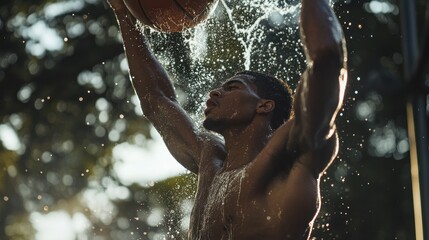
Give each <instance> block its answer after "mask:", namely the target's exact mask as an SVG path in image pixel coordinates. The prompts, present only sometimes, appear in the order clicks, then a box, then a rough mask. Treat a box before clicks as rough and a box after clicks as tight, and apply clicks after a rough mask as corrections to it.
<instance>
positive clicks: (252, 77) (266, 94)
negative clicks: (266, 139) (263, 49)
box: [204, 71, 292, 130]
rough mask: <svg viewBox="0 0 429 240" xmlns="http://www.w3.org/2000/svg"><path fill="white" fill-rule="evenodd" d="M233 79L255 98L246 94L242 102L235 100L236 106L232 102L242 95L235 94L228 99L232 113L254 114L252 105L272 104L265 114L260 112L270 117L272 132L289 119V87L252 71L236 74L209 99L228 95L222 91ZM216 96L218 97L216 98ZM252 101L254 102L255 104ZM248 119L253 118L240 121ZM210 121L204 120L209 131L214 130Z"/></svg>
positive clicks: (290, 99) (290, 93) (213, 92)
mask: <svg viewBox="0 0 429 240" xmlns="http://www.w3.org/2000/svg"><path fill="white" fill-rule="evenodd" d="M234 79H240V81H243V82H244V83H245V84H246V85H247V86H245V87H246V89H247V90H246V93H247V92H250V93H252V92H253V94H254V95H255V97H254V98H252V97H251V94H248V95H250V97H248V98H244V99H242V100H237V101H238V103H237V104H234V100H236V98H240V97H243V94H241V95H240V94H237V95H235V96H234V99H231V98H230V99H228V105H230V106H231V107H232V108H234V109H232V111H235V113H237V109H240V112H241V113H243V112H248V113H252V114H256V113H257V112H259V111H254V105H253V107H252V104H255V103H257V104H260V103H261V102H271V103H274V104H271V105H272V106H273V107H271V108H268V109H269V110H267V111H266V112H265V111H264V110H262V113H264V114H265V115H266V116H267V115H269V116H270V118H269V121H270V127H271V129H273V130H275V129H277V128H278V127H279V126H280V125H282V124H283V123H284V122H285V121H286V120H288V119H289V118H290V116H291V113H292V91H291V89H290V87H289V86H288V85H287V84H286V83H285V82H283V81H281V80H279V79H277V78H275V77H273V76H270V75H267V74H263V73H259V72H254V71H242V72H238V73H236V74H235V75H234V76H233V77H232V78H231V79H230V80H229V81H227V82H226V83H225V84H224V85H223V86H222V88H220V89H215V90H213V91H212V92H211V93H210V97H211V98H217V97H219V96H220V95H222V94H225V95H228V94H229V93H228V92H224V91H226V90H223V88H226V87H228V86H229V85H228V83H229V82H231V80H234ZM218 94H219V96H217V95H218ZM228 97H229V96H226V97H225V98H228ZM258 99H259V100H258ZM253 100H255V102H254V101H253ZM268 100H269V101H268ZM246 109H249V110H246ZM230 111H231V110H230ZM250 118H253V117H252V116H251V115H248V116H247V118H246V117H245V116H244V115H243V116H242V118H241V119H243V120H244V119H250ZM237 119H238V118H237ZM211 120H213V119H207V118H206V121H205V122H204V126H205V127H206V128H208V129H210V130H214V129H211V126H212V123H214V122H211ZM224 124H226V125H228V123H227V122H224Z"/></svg>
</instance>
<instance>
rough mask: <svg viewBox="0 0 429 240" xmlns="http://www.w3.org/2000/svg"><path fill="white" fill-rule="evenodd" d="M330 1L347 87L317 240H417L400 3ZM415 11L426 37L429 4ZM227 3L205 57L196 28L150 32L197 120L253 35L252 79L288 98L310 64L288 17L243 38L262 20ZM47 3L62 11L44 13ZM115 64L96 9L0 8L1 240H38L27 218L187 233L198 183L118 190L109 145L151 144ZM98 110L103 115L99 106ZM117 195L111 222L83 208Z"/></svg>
mask: <svg viewBox="0 0 429 240" xmlns="http://www.w3.org/2000/svg"><path fill="white" fill-rule="evenodd" d="M263 2H264V1H253V5H255V4H258V3H263ZM270 2H275V1H274V0H273V1H270ZM297 2H298V1H281V0H279V1H278V6H280V7H284V8H285V9H288V8H289V7H294V6H296V4H297ZM334 2H335V4H334V10H335V12H336V13H337V15H338V17H339V19H340V22H341V24H342V25H343V29H344V32H345V36H346V39H347V46H348V51H349V85H348V88H347V95H346V101H345V105H344V107H343V110H342V111H341V114H340V116H339V117H338V121H337V122H338V129H339V135H340V141H341V149H340V154H339V156H338V159H337V160H336V162H335V163H334V164H333V165H332V166H331V168H330V169H329V170H328V172H327V173H326V176H324V177H323V178H322V196H323V204H322V210H321V213H320V214H319V216H318V218H317V220H316V222H315V225H314V228H315V229H314V233H313V237H314V239H340V240H342V239H351V240H352V239H359V240H362V239H371V240H372V239H374V240H390V239H403V240H408V239H415V233H414V214H413V202H412V191H411V176H410V160H409V145H408V135H407V130H406V128H407V127H406V116H405V115H406V114H405V99H404V98H403V97H402V96H403V94H401V92H402V91H403V89H404V80H403V63H404V60H403V53H402V46H401V39H402V35H401V29H400V23H399V21H400V14H401V11H400V9H399V6H398V1H393V0H379V1H375V0H356V1H353V0H337V1H334ZM416 2H417V12H416V17H417V23H418V29H422V28H423V23H424V13H425V8H426V1H424V0H418V1H416ZM58 3H72V5H56V4H58ZM226 3H227V5H228V6H230V7H231V9H232V10H234V11H233V12H234V21H231V19H230V18H228V16H227V14H226V12H225V6H224V5H223V4H222V3H219V5H218V8H217V10H216V12H215V14H214V15H213V16H212V18H210V19H209V20H208V21H207V23H206V25H205V29H206V33H207V39H206V41H207V52H206V53H205V55H203V57H201V58H199V59H197V60H195V54H191V47H190V45H189V44H188V43H189V41H190V40H192V39H193V38H192V37H193V36H194V35H193V33H192V31H188V32H185V33H183V34H159V33H156V32H150V33H148V34H149V35H150V37H151V42H152V43H153V49H154V52H155V53H156V54H157V56H158V57H159V58H160V59H161V61H162V63H163V64H164V65H165V66H166V68H167V69H168V70H169V72H170V74H171V76H172V78H173V79H174V82H175V85H176V88H177V89H178V92H179V94H180V99H182V100H183V101H182V102H183V104H184V105H185V107H186V109H187V110H188V111H189V112H190V113H191V114H192V115H193V116H194V117H195V119H196V120H198V119H200V116H201V104H202V102H203V101H204V98H205V96H206V93H207V91H208V90H209V89H210V88H211V87H212V86H214V85H216V84H217V83H218V82H219V81H222V80H223V79H225V78H226V77H227V76H230V75H231V74H233V73H234V72H237V71H239V70H243V69H244V68H245V64H246V62H245V59H246V58H245V57H244V55H243V52H244V51H245V50H246V49H245V46H249V43H250V42H247V44H242V43H240V38H241V39H245V37H246V36H251V38H250V39H252V43H253V44H254V45H253V48H252V49H251V51H250V52H251V58H250V59H251V61H250V65H249V66H250V68H251V69H254V70H259V71H265V72H268V73H271V74H275V75H277V76H279V77H281V78H282V79H285V80H286V81H287V82H288V83H289V84H290V85H291V86H293V87H294V86H296V83H297V80H298V79H299V74H300V72H301V71H302V70H303V69H304V66H305V62H304V57H303V55H302V49H301V48H300V43H299V40H298V39H299V37H298V27H297V24H296V20H297V16H298V14H297V12H296V11H295V12H292V13H287V14H285V15H284V16H283V17H284V19H283V21H281V22H280V23H277V24H276V23H275V22H273V21H270V20H267V18H266V17H264V18H263V19H262V20H261V21H260V24H259V27H258V28H257V29H256V30H255V31H254V32H252V33H251V34H253V35H246V34H243V33H239V32H237V31H235V30H234V23H235V24H237V25H236V26H237V27H240V28H244V27H246V26H249V25H250V24H251V23H253V22H254V21H256V17H258V16H261V15H262V14H263V13H264V11H263V10H261V9H262V8H259V9H258V8H255V7H250V5H249V4H248V3H247V1H239V0H235V1H233V0H231V1H227V2H226ZM53 6H60V7H59V9H60V10H61V11H62V12H59V11H54V12H56V14H55V15H49V14H47V12H49V11H47V9H50V10H52V8H53ZM67 6H77V7H74V8H69V7H67ZM270 16H274V15H270ZM42 23H44V24H45V26H46V27H48V28H50V29H51V30H53V31H54V33H56V34H57V36H58V39H60V40H61V41H60V42H61V43H59V45H58V44H57V45H55V44H52V42H49V43H50V44H48V45H46V44H44V43H43V40H41V37H40V36H43V35H45V34H46V35H47V34H48V31H47V30H46V28H41V30H40V29H39V30H37V28H36V27H37V26H40V24H42ZM34 29H36V30H34ZM43 29H45V30H43ZM45 31H46V32H45ZM147 31H148V30H147ZM35 32H36V33H37V34H35ZM41 32H42V33H41ZM148 32H149V31H148ZM38 36H39V37H38ZM419 37H420V38H421V37H422V33H421V32H420V36H419ZM51 40H52V41H53V40H55V39H51ZM123 59H124V54H123V48H122V45H121V42H120V37H119V36H118V29H117V25H116V22H115V19H114V17H113V14H112V12H111V11H110V9H109V8H108V6H107V4H106V3H105V2H104V1H101V0H86V1H84V0H76V1H49V0H33V1H24V0H2V3H1V6H0V103H1V105H0V120H1V122H0V140H1V141H0V226H1V228H0V239H34V238H36V236H37V231H36V229H35V228H34V221H32V220H31V219H32V217H31V216H33V217H34V216H39V215H37V214H38V213H40V214H42V216H46V215H49V214H51V213H57V212H62V213H66V214H67V215H69V216H70V218H72V219H74V221H75V222H74V224H75V226H76V225H79V224H78V223H79V222H80V223H85V224H86V225H85V224H84V225H85V226H86V227H84V230H82V231H80V232H79V234H75V236H74V238H75V239H163V238H166V239H174V238H175V239H181V238H183V237H184V236H185V235H186V230H185V228H183V227H181V222H182V220H183V219H184V221H186V216H187V214H189V213H188V212H187V210H186V208H184V207H183V205H184V203H189V202H190V201H191V199H192V196H193V194H194V189H195V185H194V184H195V176H193V175H190V174H183V175H182V176H178V177H174V178H170V179H167V180H165V181H160V182H157V183H154V184H150V185H147V186H141V185H139V184H132V185H125V184H124V183H122V182H121V181H120V180H119V179H118V177H117V176H116V174H115V171H114V169H113V164H114V163H115V161H117V160H116V159H115V158H114V157H113V156H112V149H113V148H114V147H115V146H117V145H118V144H120V143H124V142H129V143H130V144H137V145H139V146H141V147H142V148H144V147H145V141H149V140H150V139H151V138H152V135H151V132H150V129H151V127H150V125H149V123H148V121H147V120H146V119H144V118H143V117H142V116H141V115H140V114H138V112H136V111H135V108H136V105H135V103H134V102H133V96H134V91H133V89H132V87H131V85H130V82H129V81H128V75H127V73H128V72H127V70H126V65H125V67H124V61H123ZM100 99H101V100H100ZM100 101H101V102H104V103H107V106H108V107H106V108H105V109H100V108H99V107H97V102H98V103H100ZM100 115H103V116H104V118H102V117H100ZM106 116H107V117H106ZM6 129H7V130H9V131H10V130H13V132H15V134H16V136H17V139H19V144H15V145H13V144H12V145H11V144H10V142H9V143H8V141H12V140H11V139H8V138H7V136H8V135H7V134H5V132H6V131H7V130H6ZM2 132H3V133H2ZM153 161H156V159H153ZM112 188H115V189H121V190H122V191H125V192H126V193H127V194H123V195H117V196H121V197H115V196H113V197H107V198H106V197H104V198H100V199H105V200H106V201H107V203H104V204H107V205H106V206H109V208H108V209H107V210H106V212H107V213H106V214H107V215H103V214H100V213H99V212H97V211H96V207H94V206H93V205H91V203H89V202H88V201H87V198H85V196H86V195H87V194H88V192H93V193H94V192H96V193H97V194H101V195H102V194H103V193H106V192H109V191H110V190H111V189H112ZM97 194H95V195H94V196H97ZM100 201H101V200H100ZM100 204H101V205H102V203H101V202H100ZM102 206H104V205H102ZM154 209H156V210H157V211H158V210H159V211H160V212H161V213H162V214H161V219H162V220H161V221H159V223H158V224H153V223H152V222H151V220H150V219H149V218H150V217H151V216H152V217H153V213H154ZM159 211H158V212H159ZM51 216H52V215H51ZM79 219H80V220H79ZM53 228H54V226H52V234H56V233H57V232H56V231H55V229H53ZM48 229H49V228H48ZM39 239H41V238H40V236H39ZM56 239H70V238H65V237H64V238H63V237H58V238H56ZM72 239H73V238H72Z"/></svg>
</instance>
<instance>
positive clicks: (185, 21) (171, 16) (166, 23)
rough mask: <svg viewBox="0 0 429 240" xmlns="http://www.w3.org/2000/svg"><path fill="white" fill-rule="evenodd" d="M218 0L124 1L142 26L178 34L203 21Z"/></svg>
mask: <svg viewBox="0 0 429 240" xmlns="http://www.w3.org/2000/svg"><path fill="white" fill-rule="evenodd" d="M217 1H218V0H124V3H125V5H126V6H127V8H128V10H129V11H130V12H131V14H133V15H134V17H136V18H137V19H138V20H139V21H140V22H142V23H143V24H145V25H147V26H149V27H152V28H154V29H156V30H159V31H163V32H180V31H183V30H185V29H187V28H191V27H194V26H195V25H197V24H198V23H200V22H201V21H203V20H205V19H206V18H207V17H208V15H209V14H210V12H211V11H212V10H213V9H214V8H215V6H216V3H217Z"/></svg>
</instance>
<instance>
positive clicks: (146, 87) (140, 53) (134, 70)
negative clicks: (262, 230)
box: [115, 10, 176, 108]
mask: <svg viewBox="0 0 429 240" xmlns="http://www.w3.org/2000/svg"><path fill="white" fill-rule="evenodd" d="M127 14H130V13H128V12H127V11H125V10H121V11H115V15H116V17H117V19H118V24H119V27H120V31H121V34H122V39H123V42H124V49H125V54H126V56H127V60H128V66H129V69H130V77H131V80H132V83H133V86H134V89H135V90H136V93H137V95H138V97H139V98H140V101H141V103H142V106H143V108H144V107H145V102H147V100H148V99H147V98H150V97H152V96H165V97H167V98H169V99H171V100H175V98H176V96H175V92H174V88H173V84H172V83H171V81H170V79H169V77H168V74H167V72H166V71H165V69H164V68H163V67H162V66H161V64H160V63H159V62H158V60H157V59H156V58H155V56H154V55H153V53H152V52H151V50H150V48H149V46H148V43H147V42H146V39H145V37H144V35H143V33H142V32H141V31H140V30H139V29H137V28H136V26H135V23H133V22H132V20H131V18H128V17H127Z"/></svg>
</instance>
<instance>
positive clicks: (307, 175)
mask: <svg viewBox="0 0 429 240" xmlns="http://www.w3.org/2000/svg"><path fill="white" fill-rule="evenodd" d="M247 78H248V76H243V75H242V76H235V77H234V78H232V79H231V80H229V81H227V82H226V83H225V84H224V85H223V86H222V88H220V89H216V90H214V91H212V92H211V94H210V99H209V100H208V101H207V108H206V110H205V114H206V120H205V125H207V124H206V122H210V124H208V127H209V128H212V130H216V131H220V133H221V134H222V130H223V129H225V127H223V124H227V126H234V123H235V124H242V123H246V122H247V121H249V119H252V118H253V117H254V116H249V115H251V113H252V112H253V111H252V106H253V108H255V105H256V102H257V100H258V99H259V97H257V94H256V92H255V87H254V86H252V84H251V83H249V82H248V81H246V79H247ZM237 99H239V100H237ZM233 100H234V101H235V100H237V101H236V102H234V101H233ZM240 101H243V102H240ZM249 103H253V105H252V104H249ZM235 104H238V105H240V106H242V108H237V106H234V105H235ZM246 111H247V113H246ZM292 123H293V119H291V120H290V121H288V122H287V123H285V124H284V125H283V126H282V127H280V129H278V130H277V131H276V132H275V134H273V135H272V136H268V137H267V143H264V144H261V145H259V146H261V147H260V148H262V149H260V150H259V149H258V150H257V151H255V152H256V153H257V154H256V156H255V157H254V158H253V159H250V160H249V159H246V158H248V157H249V156H253V155H255V153H250V152H251V150H250V149H249V148H250V147H255V146H258V144H255V141H257V140H255V139H253V140H252V141H254V142H253V143H250V142H249V143H248V142H246V141H242V142H241V143H240V148H239V150H241V152H242V154H241V155H238V156H237V158H235V159H227V156H228V152H227V150H226V149H225V144H224V142H223V141H222V140H220V139H218V138H216V137H214V136H210V135H207V136H206V138H207V141H206V144H205V145H204V148H203V151H202V155H201V160H200V161H201V167H200V169H199V173H200V174H199V178H198V189H197V195H196V198H195V206H194V209H193V212H192V216H191V229H190V239H305V238H306V235H305V234H304V233H305V232H306V230H308V228H309V227H310V226H309V223H310V222H311V221H312V220H313V218H314V217H315V216H316V214H317V212H318V210H319V206H320V204H319V189H318V185H319V184H318V181H319V180H318V178H319V175H318V173H316V172H315V171H314V170H313V169H312V167H311V166H307V165H306V163H307V162H308V159H311V160H312V161H313V160H316V161H318V162H324V163H326V164H328V163H329V162H330V161H331V160H332V156H334V155H335V153H336V149H337V138H336V136H335V135H333V136H332V137H331V139H330V140H329V141H326V144H325V146H323V147H322V148H320V149H318V150H317V151H313V152H305V153H304V152H302V153H300V152H298V150H296V151H294V150H292V151H288V150H287V149H286V148H285V147H284V146H286V145H287V141H288V139H284V137H283V136H285V135H286V136H287V135H289V133H290V128H291V126H292ZM224 131H226V130H224ZM240 157H242V158H240ZM226 163H229V164H226ZM234 163H238V164H234ZM291 193H292V194H291ZM308 233H309V232H307V234H308Z"/></svg>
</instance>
